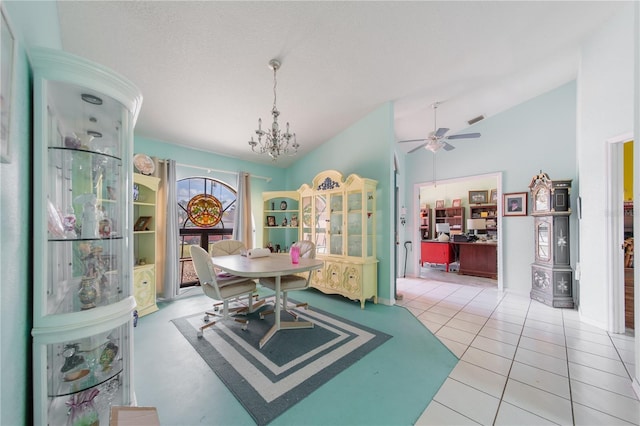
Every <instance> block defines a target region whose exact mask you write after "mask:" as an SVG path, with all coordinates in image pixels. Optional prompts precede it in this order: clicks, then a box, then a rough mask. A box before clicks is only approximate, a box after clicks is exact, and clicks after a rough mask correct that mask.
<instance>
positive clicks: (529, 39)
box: [58, 1, 621, 167]
mask: <svg viewBox="0 0 640 426" xmlns="http://www.w3.org/2000/svg"><path fill="white" fill-rule="evenodd" d="M620 8H621V3H619V2H611V1H603V2H597V1H584V2H583V1H570V2H559V1H553V2H542V1H532V2H525V1H518V2H504V1H499V2H488V1H472V2H455V1H454V2H451V1H449V2H438V1H426V2H397V1H389V2H385V1H380V2H331V1H322V2H246V1H238V2H218V1H202V2H195V1H175V2H174V1H123V2H118V1H61V2H58V13H59V19H60V27H61V32H62V46H63V48H64V50H66V51H68V52H72V53H76V54H78V55H81V56H83V57H86V58H89V59H92V60H94V61H96V62H99V63H101V64H103V65H105V66H107V67H109V68H111V69H114V70H116V71H118V72H119V73H120V74H122V75H124V76H125V77H127V78H128V79H130V80H131V81H133V82H134V83H135V84H136V85H138V87H139V88H140V90H141V91H142V93H143V96H144V102H143V106H142V111H141V114H140V118H139V120H138V124H137V127H136V133H137V134H138V135H141V136H144V137H148V138H152V139H158V140H163V141H168V142H172V143H177V144H182V145H185V146H190V147H193V148H196V149H201V150H206V151H213V152H217V153H220V154H224V155H229V156H233V157H237V158H242V159H245V160H249V161H255V162H265V163H271V161H270V159H269V158H268V157H266V156H258V155H257V154H253V153H251V152H250V148H249V146H248V144H247V141H248V140H249V138H250V137H251V136H252V135H254V130H255V129H256V127H257V120H258V117H262V119H263V121H264V122H265V123H269V122H270V111H271V106H272V103H273V87H272V84H273V81H272V80H273V74H272V71H271V70H270V69H269V68H268V67H267V64H268V62H269V60H270V59H272V58H279V59H280V60H281V62H282V68H281V69H280V71H279V72H278V109H279V110H280V111H281V116H280V122H281V124H283V125H284V123H286V122H287V121H289V122H291V126H292V131H295V132H296V133H297V138H298V142H299V143H300V144H301V146H302V148H301V154H299V155H304V153H307V152H309V151H310V150H312V149H313V148H315V147H317V146H318V145H319V144H321V143H323V142H325V141H326V140H328V139H330V138H331V137H333V136H335V135H336V134H338V133H339V132H341V131H342V130H344V129H345V128H347V127H348V126H350V125H351V124H352V123H354V122H355V121H357V120H358V119H360V118H362V117H363V116H365V115H366V114H367V113H369V112H371V111H372V110H374V109H375V108H377V107H378V106H380V105H381V104H383V103H384V102H387V101H394V102H395V104H394V105H395V106H394V110H395V131H396V138H397V140H402V139H415V138H422V137H425V136H426V135H427V134H428V132H429V131H431V130H433V127H434V124H433V114H432V110H431V104H432V103H433V102H435V101H443V104H442V106H441V107H440V109H439V110H438V126H439V127H449V128H451V132H450V134H453V133H455V132H456V131H459V130H462V129H464V128H465V127H467V124H466V121H467V120H469V119H471V118H473V117H476V116H478V115H480V114H484V115H486V116H491V115H494V114H496V113H498V112H500V111H503V110H505V109H507V108H510V107H512V106H514V105H516V104H518V103H520V102H523V101H524V100H526V99H529V98H531V97H533V96H536V95H539V94H541V93H544V92H546V91H548V90H551V89H553V88H555V87H557V86H559V85H561V84H563V83H565V82H567V81H570V80H572V79H574V78H575V76H576V73H577V65H578V59H579V46H580V43H581V42H582V41H583V40H584V39H585V37H588V36H589V34H591V33H592V32H593V31H594V30H596V29H597V28H598V27H599V26H600V25H601V24H603V23H604V22H605V21H606V20H607V19H608V18H609V17H611V15H612V14H614V13H615V12H617V11H618V10H619V9H620ZM475 141H481V139H476V140H475ZM473 143H480V142H473ZM413 146H415V144H413V145H412V144H402V145H401V149H403V150H405V151H406V150H409V149H411V148H412V147H413ZM292 160H293V159H291V158H281V159H279V160H278V161H277V163H275V164H276V165H278V166H281V167H285V166H287V165H288V164H290V162H291V161H292Z"/></svg>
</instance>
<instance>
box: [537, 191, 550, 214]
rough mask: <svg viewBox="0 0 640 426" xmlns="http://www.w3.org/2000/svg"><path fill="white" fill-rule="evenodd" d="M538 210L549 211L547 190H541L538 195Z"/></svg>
mask: <svg viewBox="0 0 640 426" xmlns="http://www.w3.org/2000/svg"><path fill="white" fill-rule="evenodd" d="M536 210H537V211H545V210H549V190H548V189H547V188H540V189H539V190H538V192H537V193H536Z"/></svg>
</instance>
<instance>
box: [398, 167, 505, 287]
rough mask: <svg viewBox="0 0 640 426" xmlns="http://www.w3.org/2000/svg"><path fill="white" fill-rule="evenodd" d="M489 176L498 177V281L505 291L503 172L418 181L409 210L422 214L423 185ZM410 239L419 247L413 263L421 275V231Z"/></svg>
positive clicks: (414, 185) (430, 185) (432, 185)
mask: <svg viewBox="0 0 640 426" xmlns="http://www.w3.org/2000/svg"><path fill="white" fill-rule="evenodd" d="M487 177H491V178H495V179H496V189H497V192H498V194H497V195H498V203H497V205H498V216H497V217H496V220H497V223H498V282H497V287H498V291H499V292H500V293H502V292H503V290H504V281H503V280H504V270H503V269H504V268H503V261H502V255H503V252H502V250H503V244H502V235H503V232H502V231H500V230H504V228H503V225H502V202H501V200H502V172H493V173H484V174H479V175H472V176H463V177H458V178H451V179H442V180H438V181H437V182H436V181H433V182H418V183H414V184H413V200H412V201H411V202H410V203H409V204H410V205H411V204H412V205H411V209H407V210H409V211H411V212H412V213H411V214H412V216H413V218H417V217H418V216H419V215H420V188H422V187H435V186H437V185H446V184H449V183H456V182H461V181H469V182H472V181H474V180H477V179H483V178H487ZM417 226H418V225H417V224H416V229H417ZM410 240H411V241H412V245H413V247H417V250H413V255H412V264H413V268H414V270H413V273H414V275H415V276H419V275H420V266H419V265H420V238H419V232H417V230H416V231H414V232H413V236H412V237H411V238H410Z"/></svg>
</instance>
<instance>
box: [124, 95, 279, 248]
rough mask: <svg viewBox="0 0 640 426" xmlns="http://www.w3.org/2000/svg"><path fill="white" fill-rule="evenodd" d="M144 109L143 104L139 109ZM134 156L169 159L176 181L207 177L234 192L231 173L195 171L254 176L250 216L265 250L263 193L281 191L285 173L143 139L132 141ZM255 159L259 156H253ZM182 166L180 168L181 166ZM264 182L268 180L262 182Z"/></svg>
mask: <svg viewBox="0 0 640 426" xmlns="http://www.w3.org/2000/svg"><path fill="white" fill-rule="evenodd" d="M142 108H144V103H143V105H142ZM134 152H136V153H144V154H147V155H149V156H152V157H157V158H159V159H168V158H170V159H172V160H175V161H176V163H178V165H177V166H176V176H177V178H178V179H182V178H186V177H193V176H206V177H210V178H214V179H219V180H221V181H223V182H225V183H226V184H228V185H229V186H231V187H233V188H237V176H236V175H235V174H231V173H220V172H216V171H215V170H213V171H211V172H208V171H207V170H200V169H198V168H194V167H186V166H196V167H205V168H211V169H217V170H224V171H228V172H236V173H237V172H248V173H250V174H251V175H254V176H255V177H253V178H252V179H251V181H250V183H249V185H250V187H251V212H252V214H253V218H254V221H255V225H256V235H255V239H254V241H255V246H256V247H264V246H265V244H264V242H263V241H262V232H261V228H260V224H261V223H262V217H263V214H262V213H263V204H262V193H263V192H265V191H281V190H282V189H284V187H285V169H282V168H278V167H274V166H270V165H264V164H257V163H252V162H249V161H243V160H239V159H237V158H232V157H226V156H223V155H218V154H215V153H213V152H207V151H200V150H195V149H189V148H185V147H184V146H179V145H176V144H172V143H168V142H162V141H157V140H152V139H147V138H142V137H138V136H136V137H135V140H134ZM256 155H258V154H256ZM180 164H182V165H180ZM263 178H268V180H269V181H267V179H263Z"/></svg>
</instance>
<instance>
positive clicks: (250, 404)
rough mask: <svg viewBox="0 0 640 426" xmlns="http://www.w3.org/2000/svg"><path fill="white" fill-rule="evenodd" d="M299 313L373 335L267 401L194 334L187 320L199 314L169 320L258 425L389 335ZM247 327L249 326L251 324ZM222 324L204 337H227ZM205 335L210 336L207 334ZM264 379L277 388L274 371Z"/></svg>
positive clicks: (318, 312) (345, 341) (250, 359)
mask: <svg viewBox="0 0 640 426" xmlns="http://www.w3.org/2000/svg"><path fill="white" fill-rule="evenodd" d="M290 302H291V303H295V301H293V300H290ZM299 314H300V316H301V317H303V316H306V315H307V314H308V315H313V316H317V317H322V316H326V317H328V318H330V319H332V320H333V321H337V322H339V323H342V324H344V325H345V327H346V328H356V329H358V330H360V331H361V332H362V333H363V334H366V333H370V334H371V335H372V336H373V337H372V338H370V339H368V340H367V341H366V342H364V343H363V344H359V345H358V346H357V347H355V348H354V349H353V350H352V351H350V352H349V353H348V354H346V355H344V356H341V357H339V358H338V359H337V360H335V361H333V362H331V363H329V364H328V365H326V366H323V368H322V370H320V371H318V372H316V373H314V374H313V375H311V376H310V377H308V378H307V379H306V380H304V381H302V382H301V383H299V384H293V385H292V387H291V388H290V389H289V388H287V389H286V390H283V391H282V393H281V394H276V395H274V397H273V399H272V400H271V401H267V400H265V398H264V397H263V395H261V394H260V392H259V391H258V390H256V389H255V388H254V387H253V386H252V385H251V384H250V383H249V382H248V381H247V380H246V378H245V377H244V376H243V375H242V374H240V373H239V372H238V371H237V370H236V368H235V367H234V366H233V365H232V363H231V362H230V361H229V360H228V359H227V358H225V356H224V355H223V354H222V353H221V352H220V351H219V350H218V349H216V348H215V347H214V346H213V345H212V343H211V342H210V341H209V340H207V339H206V338H200V339H199V338H198V337H197V329H196V328H195V327H194V325H192V324H191V323H190V319H192V318H194V317H202V315H203V314H202V313H197V314H191V315H188V316H185V317H181V318H176V319H173V320H172V322H173V323H174V325H175V326H176V327H177V329H178V330H179V331H180V333H181V334H182V335H183V336H184V337H185V338H186V339H187V341H188V342H189V343H190V344H191V346H193V348H194V349H195V350H196V352H198V354H199V355H200V356H201V357H202V359H203V360H204V361H205V362H206V363H207V364H208V365H209V367H210V368H211V369H212V370H213V371H214V372H215V374H216V375H217V376H218V377H219V378H220V380H222V382H223V383H224V384H225V385H226V386H227V388H228V389H229V390H230V391H231V393H232V394H233V395H234V396H235V397H236V399H237V400H238V401H239V402H240V403H241V404H242V406H243V407H244V408H245V409H246V410H247V412H248V413H249V414H250V415H251V416H252V417H253V419H254V420H255V421H256V423H257V424H258V425H266V424H268V423H269V422H271V421H272V420H273V419H275V418H276V417H278V416H279V415H281V414H282V413H284V412H285V411H286V410H288V409H289V408H291V407H292V406H294V405H295V404H297V403H298V402H299V401H301V400H302V399H304V398H306V397H307V396H308V395H310V394H311V393H312V392H314V391H315V390H316V389H318V388H319V387H320V386H322V385H323V384H324V383H326V382H328V381H329V380H331V379H332V378H333V377H335V376H337V375H338V374H340V373H341V372H342V371H344V370H346V369H347V368H349V367H350V366H351V365H353V364H354V363H356V362H357V361H358V360H360V359H362V358H363V357H364V356H366V355H367V354H368V353H370V352H371V351H373V350H374V349H376V348H377V347H379V346H380V345H382V344H383V343H384V342H386V341H387V340H389V339H390V338H391V337H392V336H391V335H389V334H386V333H384V332H381V331H378V330H375V329H373V328H370V327H367V326H364V325H362V324H358V323H356V322H353V321H350V320H347V319H345V318H342V317H340V316H338V315H334V314H331V313H329V312H326V311H323V310H321V309H316V308H312V309H311V310H310V311H299ZM301 319H302V318H301ZM312 321H313V322H314V323H316V327H325V326H326V325H323V321H322V320H318V318H312ZM221 325H222V326H223V327H224V326H225V324H224V323H223V324H221ZM249 326H250V327H251V323H250V324H249ZM223 327H218V324H216V325H214V326H213V327H211V328H208V329H206V330H205V337H207V333H211V332H214V333H216V334H217V335H216V336H215V337H216V338H220V339H224V340H227V337H225V336H224V334H225V332H224V331H222V328H223ZM296 332H298V333H304V330H296ZM353 336H356V334H354V335H352V336H351V337H350V338H347V339H343V342H342V344H340V345H338V346H337V347H334V348H333V350H336V349H339V348H343V347H344V346H345V345H348V344H349V342H352V341H353V340H354V337H353ZM209 337H211V336H210V335H209ZM221 342H222V340H221ZM225 343H228V342H225ZM229 346H235V344H230V345H229ZM334 346H335V345H334ZM265 348H266V346H265ZM232 350H234V351H235V354H237V355H240V356H243V357H244V359H245V360H246V361H248V362H250V363H251V364H252V365H253V366H254V367H255V368H256V369H259V370H260V374H263V373H264V367H261V366H260V365H259V364H258V363H256V361H255V359H253V358H254V357H253V356H251V355H249V354H247V352H246V351H245V350H243V349H241V348H238V347H233V349H232ZM224 352H226V351H224ZM330 352H331V351H329V353H330ZM322 353H324V354H325V355H326V354H327V351H323V352H322ZM322 356H324V355H322V354H320V355H316V356H314V357H312V358H310V359H309V362H313V361H314V360H315V361H318V362H322V359H321V358H322ZM298 368H300V367H299V366H297V367H294V368H292V370H296V369H298ZM265 378H266V379H267V380H272V381H274V382H273V385H274V386H273V387H274V388H276V387H277V385H278V378H279V375H278V374H275V373H273V374H266V375H265Z"/></svg>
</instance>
